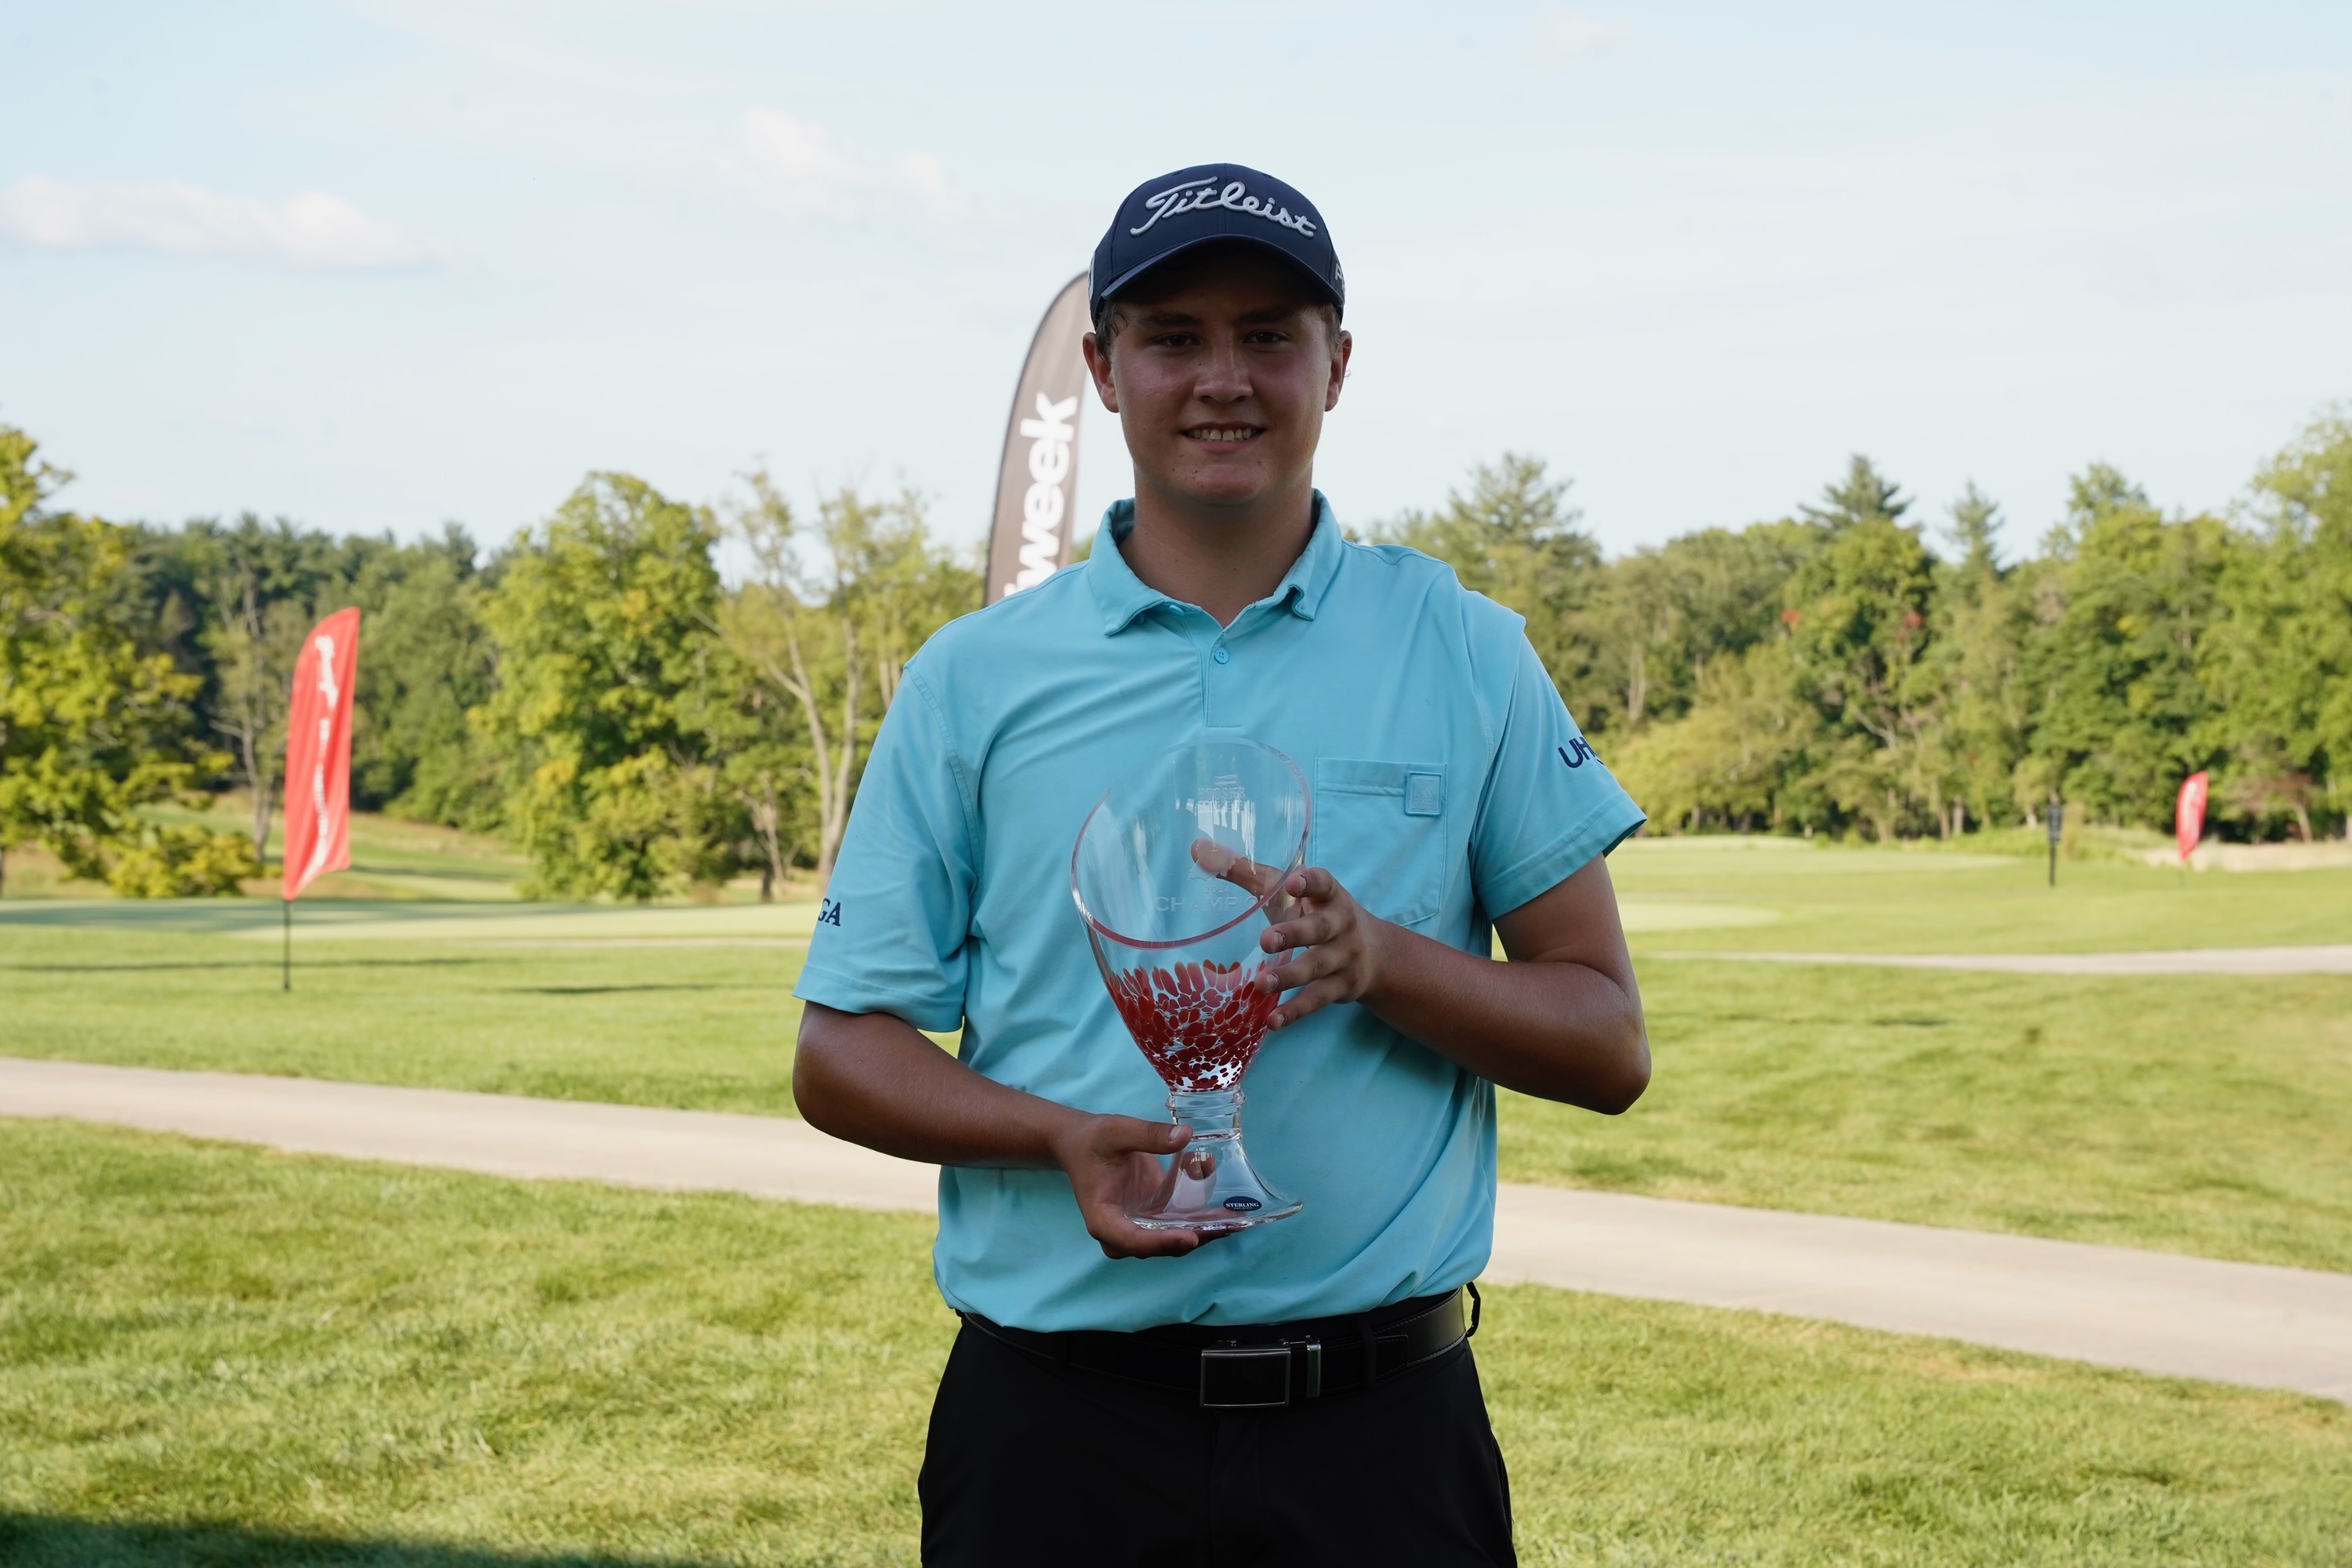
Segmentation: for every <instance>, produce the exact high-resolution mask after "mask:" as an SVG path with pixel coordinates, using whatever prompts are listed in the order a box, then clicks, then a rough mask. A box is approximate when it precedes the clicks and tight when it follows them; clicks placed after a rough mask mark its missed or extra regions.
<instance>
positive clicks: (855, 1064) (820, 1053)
mask: <svg viewBox="0 0 2352 1568" xmlns="http://www.w3.org/2000/svg"><path fill="white" fill-rule="evenodd" d="M793 1099H794V1100H796V1101H798V1103H799V1106H800V1112H801V1115H802V1116H803V1118H805V1119H806V1120H807V1121H808V1123H809V1125H810V1126H812V1127H814V1128H818V1129H820V1130H821V1131H826V1132H830V1133H832V1134H833V1135H834V1136H835V1137H836V1138H846V1139H848V1140H849V1141H850V1142H853V1143H863V1144H865V1145H866V1147H867V1148H869V1149H879V1150H881V1151H882V1152H884V1153H886V1154H896V1155H898V1157H900V1158H901V1159H906V1160H921V1161H925V1162H927V1163H931V1164H935V1165H981V1166H988V1165H998V1166H1029V1167H1050V1166H1055V1165H1059V1166H1060V1167H1061V1168H1062V1171H1063V1173H1065V1174H1066V1175H1067V1176H1068V1177H1069V1179H1070V1191H1071V1192H1072V1193H1073V1194H1076V1197H1077V1200H1078V1213H1079V1214H1080V1215H1082V1216H1083V1217H1084V1218H1085V1220H1086V1224H1087V1234H1088V1235H1089V1236H1091V1237H1094V1238H1095V1240H1097V1242H1100V1243H1101V1244H1102V1249H1103V1252H1104V1253H1105V1255H1106V1256H1108V1257H1111V1258H1179V1257H1181V1256H1182V1255H1183V1254H1185V1253H1187V1252H1191V1251H1192V1250H1193V1249H1194V1248H1195V1247H1199V1246H1200V1245H1201V1243H1202V1241H1204V1240H1214V1239H1215V1237H1214V1236H1209V1237H1203V1236H1202V1234H1201V1233H1200V1232H1198V1231H1192V1230H1148V1229H1146V1228H1145V1227H1144V1226H1139V1225H1138V1224H1136V1223H1135V1222H1134V1221H1133V1220H1131V1219H1129V1218H1128V1217H1127V1205H1128V1201H1129V1195H1130V1194H1133V1193H1135V1192H1136V1191H1137V1184H1140V1188H1141V1191H1142V1192H1143V1193H1149V1192H1150V1190H1151V1189H1152V1188H1153V1187H1154V1186H1156V1185H1158V1184H1160V1182H1162V1181H1164V1180H1165V1179H1166V1173H1167V1166H1166V1163H1165V1162H1166V1160H1167V1158H1168V1156H1169V1155H1171V1154H1173V1153H1174V1152H1176V1151H1177V1150H1179V1149H1181V1148H1182V1147H1183V1146H1184V1145H1185V1143H1186V1142H1189V1141H1190V1140H1191V1137H1192V1134H1191V1132H1190V1131H1188V1130H1187V1129H1185V1128H1182V1127H1180V1126H1178V1125H1176V1124H1175V1123H1174V1122H1170V1121H1139V1120H1138V1119H1137V1118H1135V1117H1132V1116H1097V1115H1094V1114H1092V1113H1090V1112H1087V1111H1084V1110H1072V1109H1071V1108H1070V1107H1068V1106H1066V1105H1058V1104H1055V1102H1054V1101H1052V1100H1044V1099H1041V1098H1039V1097H1038V1096H1036V1095H1034V1094H1024V1093H1023V1092H1022V1091H1021V1090H1019V1089H1013V1088H1011V1087H1009V1086H1007V1085H1005V1084H1001V1083H997V1082H995V1081H993V1080H992V1079H985V1078H982V1077H981V1075H980V1074H978V1073H976V1072H974V1071H972V1070H971V1068H968V1067H966V1066H964V1065H963V1064H962V1063H961V1062H960V1061H958V1060H956V1059H955V1058H953V1057H951V1056H950V1055H948V1054H947V1053H946V1052H945V1051H943V1050H941V1049H940V1048H939V1047H937V1046H935V1045H933V1044H932V1043H931V1042H930V1041H929V1040H927V1039H925V1038H924V1037H922V1036H921V1035H919V1034H918V1033H916V1031H915V1028H914V1026H912V1025H910V1024H908V1023H907V1022H906V1021H905V1020H903V1019H900V1018H895V1017H893V1016H890V1015H889V1014H887V1013H841V1012H836V1011H835V1010H834V1009H833V1008H831V1007H827V1006H824V1005H822V1004H819V1003H815V1002H812V1003H810V1004H809V1005H807V1007H806V1008H804V1009H803V1012H802V1015H801V1041H800V1051H799V1054H798V1055H797V1056H796V1057H795V1058H794V1059H793Z"/></svg>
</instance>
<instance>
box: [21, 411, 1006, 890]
mask: <svg viewBox="0 0 2352 1568" xmlns="http://www.w3.org/2000/svg"><path fill="white" fill-rule="evenodd" d="M68 478H69V476H68V475H65V474H63V473H60V472H58V470H56V469H54V468H49V467H47V466H46V465H44V464H43V463H42V462H41V461H40V460H39V458H38V451H37V446H36V444H35V443H34V442H33V441H32V440H31V438H30V437H26V435H25V434H24V433H23V432H21V431H18V430H15V429H11V428H7V427H5V426H0V856H5V850H6V848H7V847H10V846H14V845H19V844H26V843H39V844H41V845H44V846H46V847H47V848H49V849H50V850H51V851H52V852H53V853H55V854H56V855H57V856H58V858H59V859H60V860H61V861H62V862H63V863H64V865H65V867H66V868H67V869H68V872H70V873H71V874H73V875H75V876H78V877H84V878H92V879H104V880H106V881H107V882H109V883H110V884H111V885H112V886H113V887H114V888H116V889H118V890H119V891H121V892H125V893H132V894H155V895H168V894H195V893H212V892H233V891H235V890H236V888H237V885H238V883H239V882H241V881H243V880H245V879H249V878H252V877H256V876H258V875H259V874H260V873H261V868H262V866H261V858H262V855H263V853H264V850H265V848H266V846H267V840H268V834H269V826H270V823H271V820H272V817H273V815H274V813H275V811H276V810H277V807H278V795H279V792H280V790H281V788H282V785H283V782H284V781H283V776H282V775H283V773H284V762H285V742H286V719H287V710H288V707H289V693H290V689H291V683H292V676H293V667H294V660H295V658H296V657H297V655H298V654H299V651H300V648H301V643H302V639H303V637H304V634H305V633H306V632H307V631H308V630H309V629H310V626H313V625H315V624H316V623H317V622H318V621H319V620H320V618H322V617H323V616H327V615H329V614H331V613H332V612H333V611H335V610H338V609H341V608H343V607H345V606H348V605H357V606H358V607H359V608H360V610H361V612H362V623H361V634H360V661H359V682H358V689H357V692H356V694H355V700H354V703H353V725H352V804H353V805H355V806H357V807H359V808H360V809H362V810H373V811H383V812H388V813H390V814H392V815H394V816H402V817H407V818H410V819H414V820H417V821H423V822H432V823H439V824H445V825H447V826H456V827H464V828H470V829H475V830H478V831H483V832H491V833H497V834H500V835H503V836H505V837H508V838H509V839H510V840H512V841H513V842H515V843H517V844H518V845H520V847H522V848H523V849H524V850H525V851H526V852H527V853H528V854H529V856H530V865H531V870H530V877H529V879H528V880H527V882H526V885H525V889H524V890H525V892H526V893H527V894H528V895H530V896H537V897H546V898H592V897H597V896H611V897H614V898H621V899H646V898H651V897H654V896H655V895H656V894H658V893H661V892H664V891H667V890H673V889H680V888H685V887H690V886H693V885H696V884H704V885H708V884H713V883H718V882H722V881H725V880H728V879H732V878H734V877H737V876H740V875H744V874H747V873H751V874H756V875H757V876H759V878H760V879H761V889H762V892H763V895H770V896H772V894H773V892H774V891H775V889H777V888H778V887H779V886H780V885H781V883H782V881H783V879H785V877H786V876H787V875H788V874H789V873H790V871H791V870H792V868H795V867H801V868H813V869H814V871H815V872H816V874H817V876H818V878H819V879H824V878H825V877H827V876H828V875H829V874H830V872H831V869H832V862H833V858H834V854H835V850H836V849H837V848H838V847H839V845H840V842H841V836H842V831H843V829H844V828H845V826H846V825H847V823H848V818H849V804H850V800H851V798H852V796H853V795H854V793H855V791H856V784H857V778H858V773H859V770H860V767H861V765H862V763H863V762H864V759H865V752H866V746H867V745H868V744H869V743H870V742H872V740H873V737H874V733H875V731H876V730H877V728H878V726H879V725H880V722H881V719H882V715H883V713H884V711H885V710H887V708H888V706H889V704H890V701H891V700H892V698H893V697H894V696H895V695H896V693H897V689H898V675H899V671H900V669H901V668H903V667H904V666H905V664H906V661H907V659H908V657H909V656H911V655H912V654H913V652H914V650H915V649H916V648H917V647H919V646H921V644H922V642H923V639H924V638H926V637H929V635H930V634H931V633H932V632H933V631H935V630H937V629H938V628H939V626H940V625H942V624H943V623H944V622H946V621H947V620H948V619H949V618H950V617H951V616H956V615H960V614H961V613H963V612H964V611H966V610H969V609H971V608H974V607H976V606H977V605H978V604H979V603H980V595H981V586H980V584H981V576H980V573H979V572H978V570H977V569H976V568H975V567H973V566H971V565H969V564H966V563H963V562H962V561H961V560H960V559H958V558H957V556H956V555H955V553H954V552H950V550H948V549H947V548H946V547H945V546H943V545H942V544H941V543H940V542H939V541H938V540H937V539H936V538H935V537H934V536H933V535H932V533H931V531H930V530H929V526H928V522H927V520H926V517H925V514H924V509H923V506H922V504H921V502H920V500H919V498H918V497H916V496H914V495H911V494H900V495H897V496H887V497H878V498H877V497H871V496H866V495H863V494H860V493H859V492H858V491H856V489H843V490H841V491H839V492H837V493H835V494H834V495H831V496H828V497H826V498H824V500H821V501H819V502H818V504H817V505H816V506H815V507H814V508H813V509H808V510H806V511H805V514H803V511H802V510H796V509H795V508H794V507H793V505H792V504H791V503H790V502H789V501H788V500H786V499H785V498H784V497H783V495H782V493H781V492H780V491H779V490H778V489H777V488H776V486H775V485H774V484H773V483H772V482H771V480H770V479H769V478H768V476H767V475H766V474H765V473H755V474H753V475H751V476H750V478H749V479H748V481H747V484H746V486H745V489H744V491H743V493H742V494H740V496H738V497H736V498H735V499H734V500H731V501H730V503H728V504H726V505H724V506H721V507H718V508H713V507H709V506H699V505H693V504H689V503H687V502H684V501H679V500H674V499H672V498H670V497H668V496H666V495H664V494H662V493H661V492H660V491H659V490H658V489H655V488H654V487H653V486H651V485H649V484H647V483H646V482H645V481H644V480H642V479H635V478H633V477H631V476H629V475H626V474H618V473H597V474H592V475H590V476H589V477H588V478H587V479H585V480H583V482H582V484H581V485H580V487H579V488H578V489H575V490H574V491H573V492H572V494H571V496H569V497H568V498H566V499H565V500H563V502H562V504H561V505H560V506H558V507H557V508H556V509H555V510H554V512H553V514H552V515H551V516H550V517H549V518H548V519H547V521H544V522H543V523H541V524H540V525H538V526H537V527H535V528H533V529H531V530H530V531H528V532H526V533H524V534H523V535H521V536H520V537H518V538H517V539H515V540H513V541H512V542H509V543H508V544H506V545H504V546H502V547H500V548H499V549H497V550H495V551H490V552H484V551H482V550H481V549H479V548H478V546H477V544H476V542H474V540H473V539H472V538H471V537H469V536H468V535H467V533H466V531H464V530H463V529H462V528H459V527H457V526H455V525H450V526H448V527H446V528H445V530H444V531H443V532H442V534H441V535H440V537H438V538H436V539H430V540H426V541H423V542H412V543H406V544H403V543H399V542H395V541H394V540H393V539H391V538H390V537H381V538H370V537H364V536H354V537H345V538H338V537H334V536H331V535H330V534H327V533H325V532H322V531H317V530H311V529H303V528H299V527H296V526H295V525H293V524H291V523H289V522H288V521H284V520H282V519H280V520H276V521H263V520H261V519H259V518H257V517H254V516H251V515H247V516H243V517H239V518H236V519H235V520H234V521H216V520H199V521H193V522H190V523H188V524H186V525H185V526H183V527H178V528H158V527H152V526H149V525H144V524H117V523H110V522H107V521H101V520H100V519H96V518H91V517H88V516H84V515H81V514H79V513H76V512H73V511H70V510H63V509H60V508H58V507H56V506H54V505H52V504H51V501H52V498H54V497H55V495H56V493H57V491H58V489H59V488H60V487H61V486H62V485H63V484H64V483H65V482H66V480H67V479H68ZM730 537H731V538H732V539H733V540H734V541H735V542H737V545H738V547H739V549H740V554H741V557H742V559H743V560H744V561H746V562H748V563H749V565H748V569H747V570H746V571H745V572H744V573H743V574H742V578H741V580H740V582H737V583H734V584H728V583H724V582H722V581H721V578H720V573H719V550H720V546H721V543H722V541H725V540H727V539H729V538H730ZM228 790H236V791H240V792H243V793H244V794H245V795H247V797H248V798H249V800H250V803H251V807H252V816H251V822H250V825H249V826H248V828H247V830H246V831H245V832H243V833H238V834H225V833H221V832H219V831H217V830H215V829H210V828H205V827H203V826H157V825H156V824H155V823H153V822H152V821H151V820H150V819H149V816H150V815H152V814H147V813H143V812H142V808H144V807H150V806H152V805H157V804H159V803H164V802H173V801H176V802H180V803H183V804H189V805H194V804H201V803H202V802H203V801H204V800H205V796H206V795H208V794H211V793H214V792H221V791H228ZM165 815H167V816H168V814H165ZM4 876H5V859H0V877H4Z"/></svg>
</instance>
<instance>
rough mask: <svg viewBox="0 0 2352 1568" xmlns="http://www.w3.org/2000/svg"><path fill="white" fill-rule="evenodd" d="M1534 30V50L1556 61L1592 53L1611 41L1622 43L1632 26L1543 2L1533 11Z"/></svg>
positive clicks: (1559, 61)
mask: <svg viewBox="0 0 2352 1568" xmlns="http://www.w3.org/2000/svg"><path fill="white" fill-rule="evenodd" d="M1535 34H1536V53H1537V54H1538V56H1540V57H1541V58H1543V59H1545V60H1546V61H1548V62H1549V63H1551V64H1553V65H1559V64H1560V63H1561V62H1563V61H1566V60H1572V59H1577V58H1580V57H1582V56H1585V55H1590V54H1596V53H1598V52H1599V51H1601V50H1602V49H1605V48H1607V47H1609V46H1610V45H1612V44H1622V43H1623V42H1624V41H1625V40H1626V39H1628V38H1630V37H1633V29H1632V28H1631V27H1628V26H1624V25H1623V24H1622V23H1618V22H1604V21H1602V20H1601V19H1600V18H1599V17H1597V16H1586V15H1585V14H1584V13H1583V12H1581V11H1570V10H1569V9H1567V8H1566V7H1565V6H1560V5H1547V6H1546V7H1544V9H1543V10H1541V11H1539V12H1538V13H1537V14H1536V21H1535Z"/></svg>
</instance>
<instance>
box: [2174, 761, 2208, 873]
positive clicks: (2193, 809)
mask: <svg viewBox="0 0 2352 1568" xmlns="http://www.w3.org/2000/svg"><path fill="white" fill-rule="evenodd" d="M2209 782H2210V781H2209V780H2208V779H2207V777H2206V775H2205V774H2203V773H2190V774H2189V776H2188V777H2187V778H2185V779H2183V780H2181V781H2180V799H2179V803H2178V804H2177V805H2174V806H2173V808H2172V836H2173V837H2175V838H2176V839H2178V840H2179V844H2180V858H2181V862H2182V863H2183V864H2184V865H2185V864H2187V862H2188V859H2189V856H2191V855H2193V854H2195V853H2196V852H2197V841H2198V840H2199V839H2200V838H2202V837H2205V791H2206V788H2207V785H2208V784H2209Z"/></svg>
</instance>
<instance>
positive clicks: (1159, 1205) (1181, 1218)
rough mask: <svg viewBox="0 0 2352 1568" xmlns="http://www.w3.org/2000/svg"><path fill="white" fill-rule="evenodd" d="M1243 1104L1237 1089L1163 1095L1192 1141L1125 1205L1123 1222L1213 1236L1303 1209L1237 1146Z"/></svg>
mask: <svg viewBox="0 0 2352 1568" xmlns="http://www.w3.org/2000/svg"><path fill="white" fill-rule="evenodd" d="M1243 1103H1244V1097H1243V1094H1242V1091H1241V1090H1239V1089H1217V1090H1210V1091H1208V1092H1206V1093H1201V1094H1181V1093H1179V1094H1171V1095H1170V1096H1169V1097H1168V1109H1169V1110H1170V1111H1171V1112H1172V1113H1173V1114H1174V1116H1175V1119H1176V1121H1177V1123H1178V1125H1180V1126H1182V1127H1188V1128H1190V1129H1191V1130H1192V1141H1191V1142H1188V1143H1186V1144H1185V1145H1184V1147H1183V1148H1181V1149H1180V1150H1178V1151H1177V1152H1176V1153H1175V1154H1174V1156H1173V1157H1172V1158H1171V1159H1170V1160H1169V1161H1168V1163H1167V1166H1166V1168H1165V1169H1164V1170H1162V1171H1161V1172H1160V1174H1159V1177H1158V1180H1157V1181H1156V1182H1154V1183H1152V1184H1151V1186H1150V1190H1149V1191H1146V1192H1140V1193H1139V1194H1137V1197H1136V1199H1135V1200H1133V1201H1130V1202H1129V1205H1128V1209H1127V1215H1128V1217H1129V1219H1131V1220H1133V1221H1135V1223H1136V1224H1138V1225H1139V1226H1145V1227H1147V1228H1149V1229H1154V1230H1198V1231H1206V1232H1218V1231H1227V1230H1241V1229H1243V1228H1244V1227H1246V1226H1253V1225H1265V1224H1267V1223H1269V1222H1271V1221H1274V1220H1277V1219H1288V1218H1289V1217H1290V1216H1291V1215H1295V1214H1297V1212H1298V1211H1299V1210H1300V1209H1301V1208H1303V1207H1305V1206H1306V1205H1304V1204H1302V1203H1301V1202H1300V1201H1299V1200H1298V1199H1297V1198H1294V1197H1291V1196H1289V1195H1288V1194H1285V1193H1282V1192H1279V1191H1277V1190H1276V1189H1275V1188H1274V1187H1273V1186H1271V1185H1269V1184H1267V1183H1266V1181H1265V1178H1264V1177H1262V1176H1260V1175H1259V1174H1258V1173H1257V1171H1256V1169H1255V1167H1254V1166H1252V1165H1251V1164H1250V1160H1249V1154H1248V1152H1247V1151H1245V1150H1244V1149H1243V1147H1242V1105H1243Z"/></svg>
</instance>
